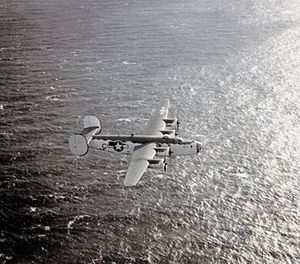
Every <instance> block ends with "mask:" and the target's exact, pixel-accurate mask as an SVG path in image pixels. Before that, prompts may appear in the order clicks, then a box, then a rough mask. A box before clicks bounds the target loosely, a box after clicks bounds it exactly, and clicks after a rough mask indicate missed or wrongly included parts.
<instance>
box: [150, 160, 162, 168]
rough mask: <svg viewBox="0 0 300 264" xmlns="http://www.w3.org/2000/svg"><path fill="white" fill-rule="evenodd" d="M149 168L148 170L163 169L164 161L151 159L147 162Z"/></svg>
mask: <svg viewBox="0 0 300 264" xmlns="http://www.w3.org/2000/svg"><path fill="white" fill-rule="evenodd" d="M148 162H149V166H148V168H163V167H164V159H155V158H154V159H151V160H148Z"/></svg>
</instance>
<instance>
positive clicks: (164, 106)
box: [142, 99, 169, 136]
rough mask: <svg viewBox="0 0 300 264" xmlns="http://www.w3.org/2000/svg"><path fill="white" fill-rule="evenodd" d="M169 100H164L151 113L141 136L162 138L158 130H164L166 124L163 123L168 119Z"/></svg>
mask: <svg viewBox="0 0 300 264" xmlns="http://www.w3.org/2000/svg"><path fill="white" fill-rule="evenodd" d="M168 111H169V100H168V99H165V100H163V101H162V102H161V104H160V106H159V107H158V108H157V109H156V110H155V111H154V112H153V113H152V115H151V117H150V122H149V124H148V125H147V126H146V127H145V129H144V130H143V132H142V134H143V135H153V136H162V133H161V132H160V130H164V129H165V128H166V123H165V122H164V121H163V120H164V119H166V118H167V117H168Z"/></svg>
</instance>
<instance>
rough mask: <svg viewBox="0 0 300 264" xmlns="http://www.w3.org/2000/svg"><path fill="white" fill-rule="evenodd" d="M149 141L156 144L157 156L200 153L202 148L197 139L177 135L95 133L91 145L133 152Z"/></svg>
mask: <svg viewBox="0 0 300 264" xmlns="http://www.w3.org/2000/svg"><path fill="white" fill-rule="evenodd" d="M147 143H149V144H150V143H155V144H156V152H157V156H181V155H191V154H196V153H198V152H199V151H200V148H201V145H200V143H199V142H197V141H192V140H183V139H182V138H180V137H175V136H172V137H170V136H161V137H159V136H151V135H95V136H93V137H92V140H91V141H90V143H89V146H90V147H91V148H95V149H100V150H104V151H109V152H117V153H122V154H131V153H133V152H134V151H135V150H137V149H138V148H139V147H140V146H142V145H144V144H147Z"/></svg>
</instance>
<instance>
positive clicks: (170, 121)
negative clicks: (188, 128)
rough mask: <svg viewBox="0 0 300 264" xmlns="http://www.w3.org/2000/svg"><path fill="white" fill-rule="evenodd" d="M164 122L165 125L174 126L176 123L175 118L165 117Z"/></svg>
mask: <svg viewBox="0 0 300 264" xmlns="http://www.w3.org/2000/svg"><path fill="white" fill-rule="evenodd" d="M164 122H165V123H166V126H167V127H175V126H176V124H177V119H176V118H166V119H164Z"/></svg>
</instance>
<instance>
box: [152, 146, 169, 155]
mask: <svg viewBox="0 0 300 264" xmlns="http://www.w3.org/2000/svg"><path fill="white" fill-rule="evenodd" d="M154 150H155V151H156V156H162V157H167V156H169V151H170V148H169V147H168V146H167V147H155V148H154Z"/></svg>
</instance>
